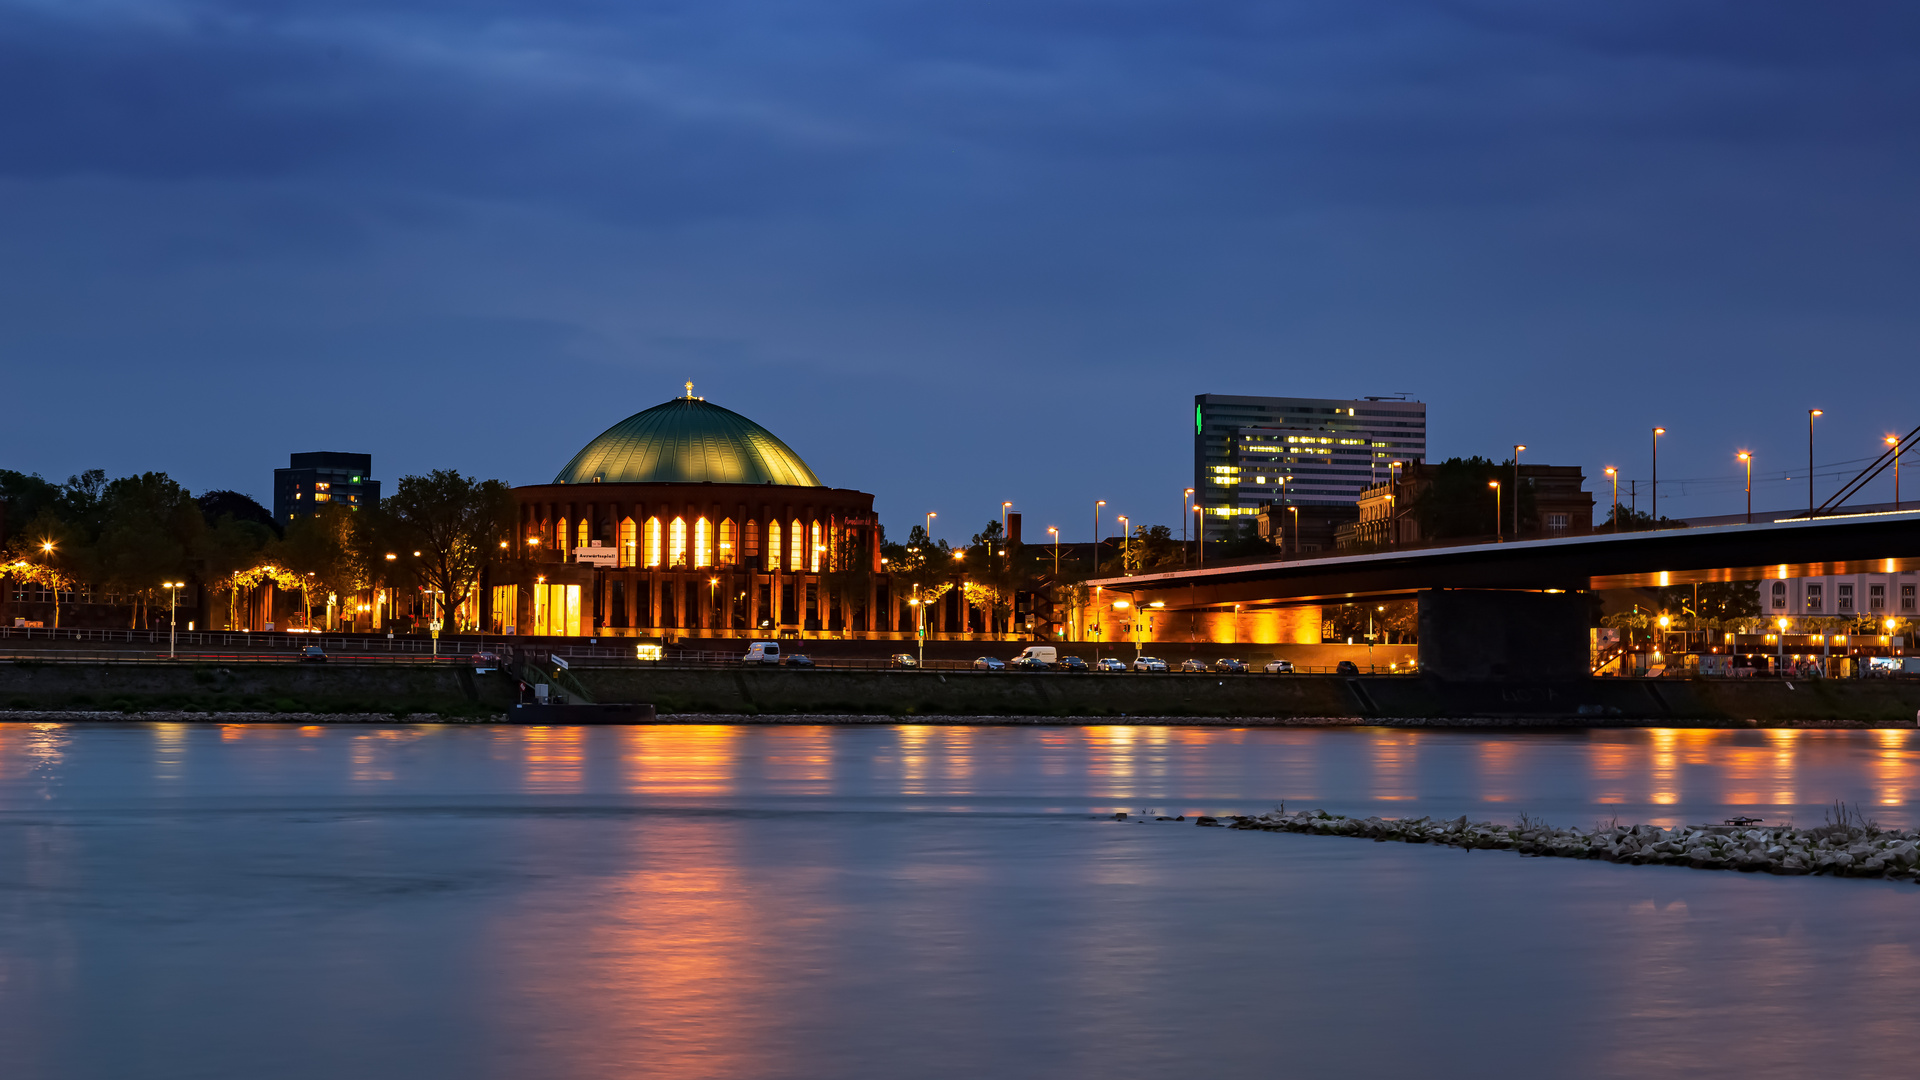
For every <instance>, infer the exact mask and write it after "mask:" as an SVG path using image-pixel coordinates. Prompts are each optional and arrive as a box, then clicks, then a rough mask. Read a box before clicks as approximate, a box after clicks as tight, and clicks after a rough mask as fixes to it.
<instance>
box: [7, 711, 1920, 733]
mask: <svg viewBox="0 0 1920 1080" xmlns="http://www.w3.org/2000/svg"><path fill="white" fill-rule="evenodd" d="M0 723H19V724H78V723H160V724H182V723H190V724H295V725H316V724H338V725H355V724H448V725H460V726H469V727H471V726H476V725H500V726H514V727H522V726H549V727H571V726H576V725H572V724H553V723H546V724H529V723H528V722H527V721H524V720H517V719H514V718H513V717H512V716H510V715H509V714H507V713H492V714H483V715H477V716H475V715H459V714H444V713H437V712H425V711H420V712H416V711H408V712H406V713H401V714H394V713H378V712H361V711H354V712H307V711H292V710H290V711H284V712H276V711H272V710H258V709H236V710H232V711H224V712H202V711H198V710H188V709H146V710H130V711H129V710H115V709H3V710H0ZM699 724H714V725H729V726H740V727H814V726H821V727H886V726H895V725H912V726H925V727H1189V728H1269V727H1270V728H1360V727H1386V728H1431V729H1452V730H1474V729H1479V730H1485V729H1496V730H1565V731H1583V730H1604V729H1627V728H1692V729H1702V730H1821V731H1842V730H1844V731H1864V730H1887V729H1892V730H1900V729H1908V728H1914V727H1915V726H1916V725H1915V724H1914V723H1913V722H1911V721H1907V722H1883V723H1868V722H1866V721H1862V720H1797V721H1780V720H1765V721H1762V720H1676V719H1670V718H1658V717H1646V718H1631V717H1599V716H1589V717H1579V718H1564V717H1514V716H1500V717H1471V718H1469V717H1357V716H1305V717H1303V716H1034V715H1025V716H1021V715H997V714H965V713H953V714H937V713H927V714H913V715H887V714H864V713H761V714H744V713H705V712H682V713H663V714H660V715H658V716H656V717H655V718H654V719H652V720H646V721H639V722H637V723H612V724H610V723H606V722H602V721H592V720H583V722H582V724H581V725H578V726H592V727H613V726H619V727H634V726H661V725H667V726H671V725H699Z"/></svg>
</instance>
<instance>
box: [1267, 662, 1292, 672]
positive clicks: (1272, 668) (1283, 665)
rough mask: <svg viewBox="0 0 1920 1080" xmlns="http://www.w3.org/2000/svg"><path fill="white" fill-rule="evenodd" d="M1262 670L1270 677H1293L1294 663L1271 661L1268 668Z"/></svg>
mask: <svg viewBox="0 0 1920 1080" xmlns="http://www.w3.org/2000/svg"><path fill="white" fill-rule="evenodd" d="M1262 670H1264V671H1265V672H1266V673H1267V674H1269V675H1291V674H1293V661H1291V660H1273V661H1269V662H1268V664H1267V666H1266V667H1265V668H1264V669H1262Z"/></svg>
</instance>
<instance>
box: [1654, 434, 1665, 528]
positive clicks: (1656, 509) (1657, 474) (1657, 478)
mask: <svg viewBox="0 0 1920 1080" xmlns="http://www.w3.org/2000/svg"><path fill="white" fill-rule="evenodd" d="M1666 433H1667V429H1666V428H1663V427H1657V428H1654V429H1653V509H1652V511H1651V518H1652V521H1653V523H1654V524H1655V525H1656V526H1657V525H1659V524H1660V436H1662V435H1665V434H1666Z"/></svg>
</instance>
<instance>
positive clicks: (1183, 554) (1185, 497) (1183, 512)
mask: <svg viewBox="0 0 1920 1080" xmlns="http://www.w3.org/2000/svg"><path fill="white" fill-rule="evenodd" d="M1192 501H1193V489H1192V488H1187V489H1186V490H1185V491H1183V492H1181V494H1180V565H1181V566H1185V565H1187V504H1188V503H1190V502H1192Z"/></svg>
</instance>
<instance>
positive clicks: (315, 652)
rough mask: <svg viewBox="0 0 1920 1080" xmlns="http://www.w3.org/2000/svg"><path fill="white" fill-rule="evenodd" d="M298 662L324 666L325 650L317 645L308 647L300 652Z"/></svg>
mask: <svg viewBox="0 0 1920 1080" xmlns="http://www.w3.org/2000/svg"><path fill="white" fill-rule="evenodd" d="M300 662H301V663H303V664H324V663H326V662H327V650H325V649H323V648H321V647H320V646H318V645H309V646H307V647H306V648H304V649H301V650H300Z"/></svg>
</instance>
